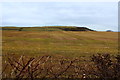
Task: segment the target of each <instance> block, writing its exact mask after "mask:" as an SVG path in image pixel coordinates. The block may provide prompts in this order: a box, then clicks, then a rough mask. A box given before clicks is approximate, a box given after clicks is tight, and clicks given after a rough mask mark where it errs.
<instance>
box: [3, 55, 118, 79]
mask: <svg viewBox="0 0 120 80" xmlns="http://www.w3.org/2000/svg"><path fill="white" fill-rule="evenodd" d="M2 77H3V78H15V79H16V80H19V79H21V78H30V79H31V80H33V79H35V78H41V79H44V78H54V79H59V78H61V79H62V78H66V79H76V78H77V79H79V78H80V79H81V78H82V79H83V78H86V79H91V78H100V79H111V78H115V79H118V78H119V77H120V55H117V56H116V57H114V58H112V57H111V56H110V54H97V55H93V56H91V60H83V59H80V58H75V59H69V58H65V57H62V56H58V57H57V56H50V55H45V56H40V57H28V56H23V55H22V56H20V57H16V56H15V55H12V56H7V57H6V61H5V62H3V71H2Z"/></svg>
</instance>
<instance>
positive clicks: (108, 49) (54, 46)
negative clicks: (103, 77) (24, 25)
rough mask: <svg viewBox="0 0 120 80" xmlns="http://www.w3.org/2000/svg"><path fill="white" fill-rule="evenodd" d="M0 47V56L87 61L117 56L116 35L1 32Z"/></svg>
mask: <svg viewBox="0 0 120 80" xmlns="http://www.w3.org/2000/svg"><path fill="white" fill-rule="evenodd" d="M2 43H3V44H2V53H3V55H4V54H18V55H21V54H24V55H29V56H33V55H34V56H38V55H41V56H42V55H61V56H65V57H81V56H85V57H88V56H91V55H92V54H96V53H110V54H112V55H115V54H117V53H118V33H117V32H96V31H60V30H59V31H17V30H3V31H2Z"/></svg>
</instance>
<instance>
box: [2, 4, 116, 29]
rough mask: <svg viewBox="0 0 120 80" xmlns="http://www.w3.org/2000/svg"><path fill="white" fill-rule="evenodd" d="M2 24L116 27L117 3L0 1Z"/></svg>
mask: <svg viewBox="0 0 120 80" xmlns="http://www.w3.org/2000/svg"><path fill="white" fill-rule="evenodd" d="M0 25H2V26H18V27H21V26H22V27H27V26H29V27H32V26H78V27H88V28H90V29H94V30H97V31H106V30H113V31H117V30H118V2H3V3H2V24H0Z"/></svg>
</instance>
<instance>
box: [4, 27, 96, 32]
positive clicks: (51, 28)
mask: <svg viewBox="0 0 120 80" xmlns="http://www.w3.org/2000/svg"><path fill="white" fill-rule="evenodd" d="M2 30H14V31H94V30H91V29H88V28H86V27H75V26H44V27H2Z"/></svg>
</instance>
